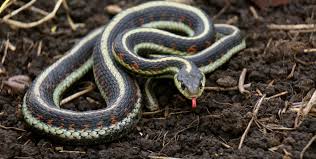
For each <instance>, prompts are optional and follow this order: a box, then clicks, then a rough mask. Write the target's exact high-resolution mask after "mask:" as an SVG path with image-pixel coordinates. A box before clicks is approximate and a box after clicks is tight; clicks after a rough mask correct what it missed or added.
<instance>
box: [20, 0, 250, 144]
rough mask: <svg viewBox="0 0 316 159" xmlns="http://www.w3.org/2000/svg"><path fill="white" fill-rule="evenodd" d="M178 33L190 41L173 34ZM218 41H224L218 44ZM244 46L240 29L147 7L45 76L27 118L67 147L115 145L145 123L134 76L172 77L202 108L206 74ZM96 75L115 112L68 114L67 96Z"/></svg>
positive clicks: (91, 38)
mask: <svg viewBox="0 0 316 159" xmlns="http://www.w3.org/2000/svg"><path fill="white" fill-rule="evenodd" d="M168 31H169V32H168ZM170 31H171V32H170ZM177 31H180V32H182V33H185V34H186V36H180V35H178V34H173V33H172V32H177ZM214 34H220V35H221V37H220V38H219V40H217V41H215V42H214V39H215V36H214ZM213 42H214V43H213ZM244 47H245V42H244V40H243V39H242V37H241V35H240V31H239V30H238V29H237V28H236V27H234V26H231V25H225V24H215V25H213V23H212V21H211V20H210V18H208V16H207V15H206V14H205V13H204V12H203V11H201V10H199V9H197V8H195V7H191V6H188V5H184V4H178V3H174V2H163V1H161V2H160V1H159V2H158V1H156V2H147V3H144V4H141V5H139V6H136V7H133V8H130V9H127V10H125V11H123V12H121V13H119V14H118V15H116V16H115V17H114V18H113V19H112V20H111V21H110V22H109V23H108V24H107V25H106V26H105V27H101V28H98V29H96V30H94V31H92V32H91V33H90V34H88V35H87V36H85V37H84V38H83V39H82V40H81V41H80V42H79V43H77V44H76V45H75V46H74V47H73V48H72V49H71V50H70V52H69V53H67V54H66V55H65V56H63V57H62V58H60V59H59V60H57V61H56V62H55V63H53V64H52V65H51V66H49V67H48V68H47V69H45V70H44V71H43V72H42V73H41V74H40V75H39V76H38V77H37V78H36V79H35V80H34V82H33V84H32V85H31V86H30V88H29V90H28V91H27V93H26V95H25V96H24V99H23V105H22V114H23V116H24V119H25V121H26V122H27V123H28V124H29V125H30V126H31V127H33V128H35V129H37V130H39V131H40V132H43V133H46V134H48V135H49V136H52V137H54V138H58V139H61V140H63V141H67V143H73V144H91V143H99V142H107V141H111V140H113V139H117V138H119V137H120V136H122V135H124V134H126V133H127V132H128V130H130V129H131V128H132V127H133V126H134V125H135V124H136V123H137V121H138V119H139V117H140V112H141V101H142V96H141V92H140V89H139V86H138V84H137V83H136V80H135V79H134V78H133V76H132V74H130V72H133V73H136V74H138V75H142V76H148V77H161V76H168V77H172V78H173V79H174V81H175V85H176V86H177V88H178V89H179V90H180V92H181V93H182V94H183V95H184V96H185V97H187V98H189V99H192V102H193V103H194V102H195V99H196V98H197V97H198V96H200V95H201V93H202V91H203V88H204V83H205V76H204V74H205V73H209V72H212V71H213V70H215V69H216V68H218V67H219V66H221V65H222V64H223V63H225V62H226V61H227V60H228V59H229V58H230V57H231V56H233V55H234V54H235V53H237V52H238V51H240V50H241V49H243V48H244ZM148 53H150V54H148ZM155 53H163V54H164V55H155ZM140 54H142V55H145V56H148V57H147V58H145V57H143V56H140ZM177 54H182V55H183V56H175V55H177ZM116 61H117V62H116ZM119 64H121V65H119ZM122 66H124V67H125V68H123V67H122ZM92 68H93V73H94V77H95V81H96V84H97V86H98V88H99V90H100V92H101V94H102V96H103V97H104V99H105V101H106V104H107V107H106V108H103V109H99V110H91V111H85V112H76V111H71V110H65V109H61V108H60V107H59V102H60V98H61V96H62V94H63V92H65V91H66V90H67V89H68V88H69V87H70V86H71V85H72V84H73V83H74V82H76V81H78V80H79V79H80V78H81V77H82V76H84V75H85V74H86V73H87V72H88V71H89V70H90V69H92Z"/></svg>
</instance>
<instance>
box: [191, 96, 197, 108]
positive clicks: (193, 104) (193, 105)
mask: <svg viewBox="0 0 316 159" xmlns="http://www.w3.org/2000/svg"><path fill="white" fill-rule="evenodd" d="M191 101H192V109H195V108H196V106H197V104H196V97H192V98H191Z"/></svg>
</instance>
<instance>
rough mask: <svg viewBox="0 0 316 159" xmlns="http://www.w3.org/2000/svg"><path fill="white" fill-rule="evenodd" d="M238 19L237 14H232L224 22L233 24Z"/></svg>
mask: <svg viewBox="0 0 316 159" xmlns="http://www.w3.org/2000/svg"><path fill="white" fill-rule="evenodd" d="M237 21H238V16H233V17H231V18H229V19H228V20H227V21H226V22H225V23H226V24H235V23H237Z"/></svg>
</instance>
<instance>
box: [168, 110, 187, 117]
mask: <svg viewBox="0 0 316 159" xmlns="http://www.w3.org/2000/svg"><path fill="white" fill-rule="evenodd" d="M191 112H192V111H180V112H172V113H169V114H168V115H169V116H171V115H177V114H186V113H191Z"/></svg>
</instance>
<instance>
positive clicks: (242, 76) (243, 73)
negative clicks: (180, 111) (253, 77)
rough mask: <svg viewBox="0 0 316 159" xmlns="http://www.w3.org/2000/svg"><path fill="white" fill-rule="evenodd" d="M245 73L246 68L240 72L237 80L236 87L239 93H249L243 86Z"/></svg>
mask: <svg viewBox="0 0 316 159" xmlns="http://www.w3.org/2000/svg"><path fill="white" fill-rule="evenodd" d="M246 73H247V69H246V68H244V69H243V70H242V72H241V74H240V77H239V81H238V89H239V92H240V93H241V94H250V92H249V91H247V90H246V89H245V87H244V83H245V78H246Z"/></svg>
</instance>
